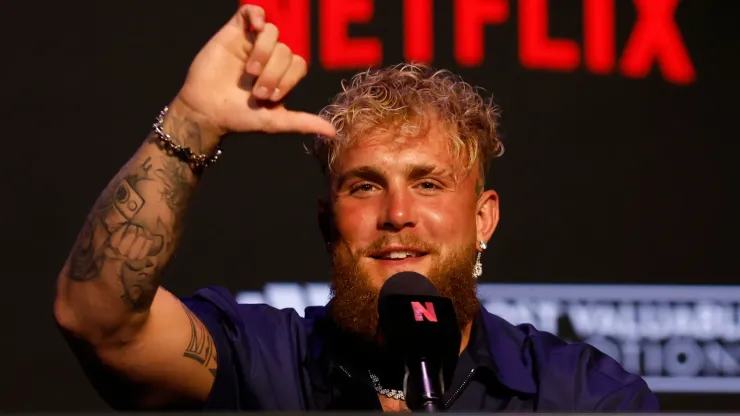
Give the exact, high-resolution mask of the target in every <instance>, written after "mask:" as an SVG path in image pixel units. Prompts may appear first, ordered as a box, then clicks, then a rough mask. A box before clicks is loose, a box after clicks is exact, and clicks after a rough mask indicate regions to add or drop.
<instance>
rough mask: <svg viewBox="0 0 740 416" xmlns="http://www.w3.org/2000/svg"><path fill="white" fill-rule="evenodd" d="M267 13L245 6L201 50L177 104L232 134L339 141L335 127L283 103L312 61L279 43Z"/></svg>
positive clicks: (221, 131) (209, 126) (219, 129)
mask: <svg viewBox="0 0 740 416" xmlns="http://www.w3.org/2000/svg"><path fill="white" fill-rule="evenodd" d="M278 34H279V32H278V28H277V27H276V26H275V25H273V24H271V23H266V22H265V12H264V10H263V9H262V8H261V7H258V6H252V5H245V6H242V7H241V8H240V9H239V11H238V12H237V13H236V14H235V15H234V16H233V17H232V18H231V20H230V21H229V22H228V23H227V24H226V25H225V26H224V27H223V28H221V30H220V31H219V32H218V33H216V35H215V36H213V38H211V40H210V41H209V42H208V43H207V44H206V45H205V46H204V47H203V49H201V51H200V52H199V53H198V55H197V56H196V58H195V60H194V61H193V63H192V65H191V67H190V70H189V72H188V76H187V79H186V81H185V84H184V85H183V87H182V89H181V91H180V93H179V95H178V97H177V99H176V101H179V103H181V104H183V106H184V107H186V108H187V109H188V110H190V111H193V112H194V113H196V114H198V115H199V116H201V117H202V119H203V120H205V121H206V123H207V124H208V126H206V127H207V128H210V129H212V130H213V131H215V132H217V133H218V135H222V134H225V133H229V132H256V131H261V132H267V133H289V132H296V133H307V134H321V135H325V136H329V137H331V136H333V135H334V134H335V130H334V127H333V126H332V125H331V123H329V122H327V121H326V120H323V119H321V118H320V117H318V116H317V115H315V114H309V113H304V112H297V111H290V110H288V109H286V108H285V107H284V106H283V105H282V103H281V100H282V99H283V98H284V97H285V95H286V94H288V93H289V92H290V90H291V89H292V88H293V87H294V86H295V85H296V84H297V83H298V82H299V81H300V80H301V79H302V78H303V77H304V76H305V75H306V61H305V59H303V58H301V57H300V56H297V55H294V54H293V53H292V52H291V50H290V48H289V47H288V46H287V45H285V44H284V43H281V42H279V41H278Z"/></svg>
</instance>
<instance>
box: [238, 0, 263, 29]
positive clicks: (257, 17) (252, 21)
mask: <svg viewBox="0 0 740 416" xmlns="http://www.w3.org/2000/svg"><path fill="white" fill-rule="evenodd" d="M238 15H239V17H240V18H241V19H243V21H244V22H245V23H246V25H245V26H246V28H247V30H254V31H255V32H259V31H261V30H262V29H264V28H265V9H263V8H262V7H260V6H255V5H253V4H246V5H244V6H242V7H241V8H240V9H239V13H238Z"/></svg>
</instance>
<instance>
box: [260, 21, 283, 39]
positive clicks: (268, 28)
mask: <svg viewBox="0 0 740 416" xmlns="http://www.w3.org/2000/svg"><path fill="white" fill-rule="evenodd" d="M263 32H264V33H265V34H269V35H270V36H273V37H275V38H278V37H280V29H278V27H277V26H275V24H274V23H265V29H264V30H263Z"/></svg>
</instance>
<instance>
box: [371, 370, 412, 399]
mask: <svg viewBox="0 0 740 416" xmlns="http://www.w3.org/2000/svg"><path fill="white" fill-rule="evenodd" d="M367 372H368V374H370V380H372V381H373V386H375V391H377V392H378V393H380V394H382V395H384V396H387V397H390V398H391V399H396V400H406V396H405V395H404V394H403V391H401V390H394V389H386V388H385V387H383V386H381V385H380V379H378V376H376V375H375V374H373V373H372V371H370V370H367Z"/></svg>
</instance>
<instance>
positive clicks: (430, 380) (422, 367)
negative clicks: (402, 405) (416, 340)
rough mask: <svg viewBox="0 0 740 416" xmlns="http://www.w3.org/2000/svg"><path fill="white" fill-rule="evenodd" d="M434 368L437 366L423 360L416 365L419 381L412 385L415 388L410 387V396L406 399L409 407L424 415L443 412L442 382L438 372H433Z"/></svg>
mask: <svg viewBox="0 0 740 416" xmlns="http://www.w3.org/2000/svg"><path fill="white" fill-rule="evenodd" d="M435 367H437V366H435V365H434V364H432V363H430V362H428V361H427V360H425V359H422V360H420V361H419V362H417V363H416V368H417V369H418V371H419V373H417V374H418V377H419V380H418V381H417V383H418V384H417V383H413V384H417V386H411V387H412V389H409V390H410V391H409V393H411V394H410V395H409V397H407V398H406V400H407V401H410V402H411V403H409V404H410V406H409V407H412V406H413V407H416V408H417V409H418V410H420V411H422V412H426V413H436V412H441V411H442V410H443V407H442V382H441V379H440V373H439V371H435V370H434V368H435ZM413 378H416V377H413ZM414 387H417V388H419V390H417V391H414V390H416V388H414Z"/></svg>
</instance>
